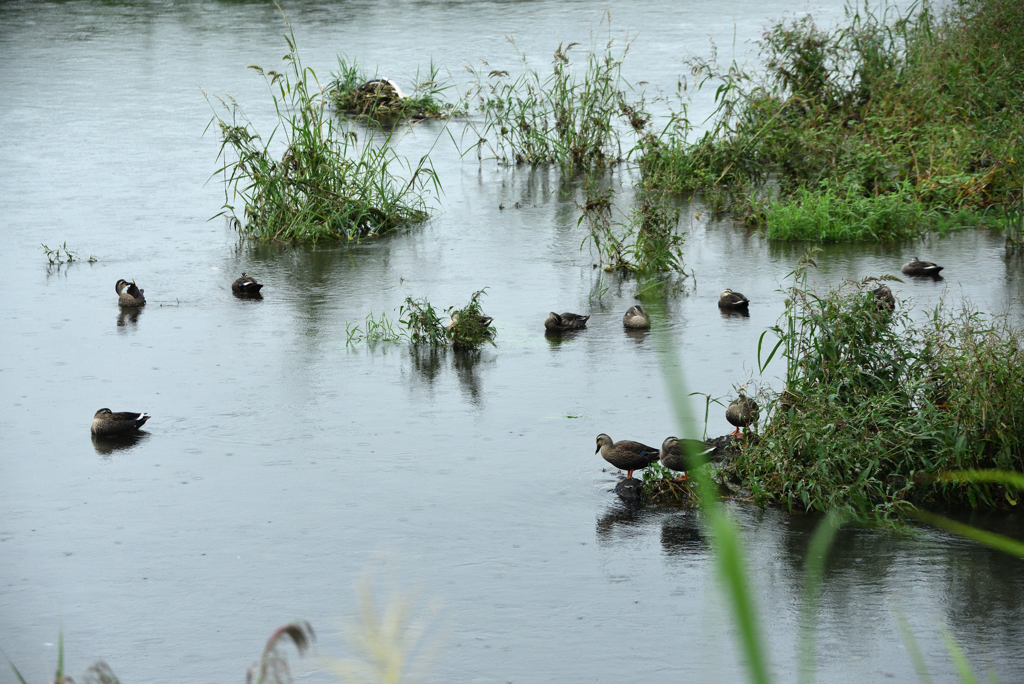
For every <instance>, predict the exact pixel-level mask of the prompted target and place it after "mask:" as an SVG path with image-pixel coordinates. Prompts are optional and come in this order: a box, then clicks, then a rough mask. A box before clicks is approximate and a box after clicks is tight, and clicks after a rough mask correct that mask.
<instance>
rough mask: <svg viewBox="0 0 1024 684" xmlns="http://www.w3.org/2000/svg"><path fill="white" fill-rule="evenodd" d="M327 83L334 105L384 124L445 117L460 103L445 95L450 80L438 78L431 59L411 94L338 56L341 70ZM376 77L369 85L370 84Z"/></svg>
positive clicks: (345, 111)
mask: <svg viewBox="0 0 1024 684" xmlns="http://www.w3.org/2000/svg"><path fill="white" fill-rule="evenodd" d="M331 77H332V78H331V83H330V85H329V86H328V87H327V92H328V97H329V98H330V101H331V104H332V105H334V108H335V109H336V110H337V111H338V112H340V113H342V114H346V115H349V116H356V117H362V118H366V119H370V120H372V121H378V122H381V123H384V124H388V123H394V122H397V121H399V120H402V119H409V118H411V119H442V118H447V117H449V116H452V114H454V113H455V110H456V107H455V105H453V104H452V103H450V102H446V101H445V100H444V99H443V93H444V91H446V90H448V89H450V88H451V85H450V84H445V83H442V82H440V81H438V68H437V66H436V65H435V64H434V63H433V62H431V64H430V70H429V72H428V74H427V76H426V78H422V79H421V78H420V75H419V74H418V73H417V75H416V78H415V81H416V87H415V89H414V90H413V92H412V94H411V95H405V94H404V93H402V92H401V91H398V92H396V91H395V89H394V88H393V87H391V86H390V84H387V83H386V82H381V80H380V79H379V78H378V77H377V76H374V77H372V78H371V77H370V76H369V75H368V73H367V72H366V71H365V70H363V69H361V68H360V67H359V65H358V64H357V63H356V61H355V60H352V62H349V61H348V60H346V59H345V58H343V57H341V58H339V59H338V70H337V71H335V72H332V74H331ZM374 81H376V83H375V84H373V85H371V86H369V87H368V84H370V83H371V82H374Z"/></svg>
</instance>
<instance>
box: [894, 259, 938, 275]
mask: <svg viewBox="0 0 1024 684" xmlns="http://www.w3.org/2000/svg"><path fill="white" fill-rule="evenodd" d="M941 270H942V266H939V265H938V264H933V263H932V262H930V261H921V260H920V259H918V258H917V257H914V258H913V259H911V260H910V261H909V262H907V263H905V264H903V268H901V269H900V271H902V272H903V273H904V274H905V275H909V276H937V275H939V271H941Z"/></svg>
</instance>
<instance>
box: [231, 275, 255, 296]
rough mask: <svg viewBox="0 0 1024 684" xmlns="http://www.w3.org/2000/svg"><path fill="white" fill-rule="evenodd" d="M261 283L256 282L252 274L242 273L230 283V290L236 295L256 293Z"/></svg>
mask: <svg viewBox="0 0 1024 684" xmlns="http://www.w3.org/2000/svg"><path fill="white" fill-rule="evenodd" d="M262 288H263V285H262V284H260V283H257V282H256V279H255V278H253V277H252V276H247V275H245V273H244V272H243V273H242V277H241V278H239V279H238V280H236V281H235V282H233V283H231V291H232V292H234V293H235V294H236V295H258V294H259V293H260V290H261V289H262Z"/></svg>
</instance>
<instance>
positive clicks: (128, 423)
mask: <svg viewBox="0 0 1024 684" xmlns="http://www.w3.org/2000/svg"><path fill="white" fill-rule="evenodd" d="M147 420H149V416H148V415H146V414H145V413H131V412H128V411H122V412H120V413H114V412H113V411H111V410H110V409H108V408H101V409H100V410H99V411H97V412H96V415H94V416H93V417H92V427H91V428H90V432H92V434H94V435H96V436H97V437H113V436H114V435H124V434H128V433H130V432H135V431H136V430H138V429H139V428H140V427H142V426H143V425H145V424H146V421H147Z"/></svg>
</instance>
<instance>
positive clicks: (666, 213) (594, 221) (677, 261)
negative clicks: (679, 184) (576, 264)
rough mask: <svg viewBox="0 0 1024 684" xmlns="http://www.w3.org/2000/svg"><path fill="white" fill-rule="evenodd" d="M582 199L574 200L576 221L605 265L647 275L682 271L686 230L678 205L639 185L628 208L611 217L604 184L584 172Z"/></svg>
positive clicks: (611, 209) (608, 267)
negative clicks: (617, 218)
mask: <svg viewBox="0 0 1024 684" xmlns="http://www.w3.org/2000/svg"><path fill="white" fill-rule="evenodd" d="M583 191H584V202H583V203H582V204H578V205H577V206H578V208H579V210H580V217H579V219H578V220H577V225H586V227H587V235H586V237H584V239H583V242H582V243H581V244H580V249H583V248H584V247H586V246H587V244H588V243H589V244H590V245H591V246H592V247H593V249H594V251H596V252H597V258H598V261H599V263H600V265H601V266H603V267H604V268H605V270H609V271H610V270H619V271H622V272H625V273H636V274H640V275H642V276H650V275H653V274H659V273H683V274H685V270H684V265H683V243H684V242H685V240H686V232H685V231H682V230H680V229H679V219H680V216H681V214H682V210H681V209H680V208H679V206H678V204H677V203H675V202H673V201H672V199H671V198H669V197H667V196H666V195H664V194H660V193H656V192H649V191H646V190H644V189H639V190H638V191H637V193H636V196H635V197H634V202H633V205H632V207H631V208H630V210H629V214H628V215H627V216H626V217H625V220H624V221H622V222H619V221H615V220H614V214H613V211H614V209H613V204H612V198H613V193H612V191H611V189H610V188H608V187H605V186H602V185H600V184H599V183H597V182H596V181H595V180H593V179H591V178H588V179H587V180H586V181H585V182H584V184H583Z"/></svg>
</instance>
